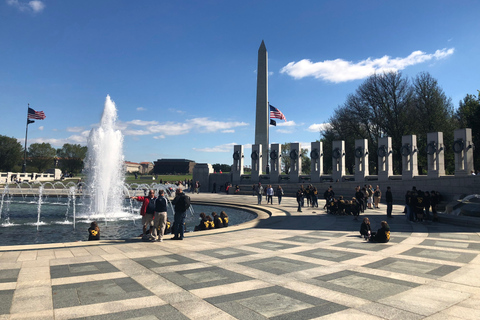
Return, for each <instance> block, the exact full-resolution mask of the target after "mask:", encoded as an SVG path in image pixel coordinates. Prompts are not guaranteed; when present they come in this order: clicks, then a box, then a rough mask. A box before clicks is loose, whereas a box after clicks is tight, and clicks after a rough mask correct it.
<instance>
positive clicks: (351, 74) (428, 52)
mask: <svg viewBox="0 0 480 320" xmlns="http://www.w3.org/2000/svg"><path fill="white" fill-rule="evenodd" d="M479 12H480V1H467V0H455V1H443V0H437V1H430V0H422V1H418V0H416V1H396V2H393V1H320V0H318V1H282V0H275V1H260V0H256V1H249V0H246V1H216V0H204V1H187V0H185V1H161V0H144V1H122V0H102V1H94V0H87V1H77V0H69V1H65V0H55V1H54V0H41V1H40V0H36V1H23V0H0V48H1V50H0V111H1V113H0V114H1V117H0V134H2V135H7V136H10V137H15V138H17V139H18V140H19V141H20V142H21V143H22V144H23V142H24V137H25V122H26V119H25V118H26V112H27V104H28V103H30V106H31V107H32V108H34V109H35V110H42V111H44V112H45V114H46V116H47V118H46V119H45V120H43V121H37V122H36V123H34V124H32V125H30V126H29V139H28V142H29V143H34V142H50V143H51V144H52V145H53V146H54V147H57V148H58V147H61V146H62V145H63V144H64V143H80V144H82V145H85V144H86V138H87V136H88V132H89V131H90V130H91V129H92V128H93V127H94V126H96V125H98V122H99V120H100V117H101V114H102V111H103V105H104V102H105V98H106V96H107V95H110V96H111V98H112V100H113V101H114V102H115V103H116V106H117V109H118V127H119V128H120V129H121V130H122V131H123V133H124V153H125V159H126V160H129V161H134V162H141V161H155V160H156V159H160V158H187V159H192V160H195V161H197V162H209V163H212V164H213V163H228V164H231V163H232V153H233V145H234V144H244V145H250V144H252V143H253V142H254V128H255V101H256V98H255V97H256V67H257V51H258V48H259V46H260V43H261V41H262V40H264V41H265V44H266V47H267V50H268V58H269V61H268V63H269V101H270V103H271V104H272V105H274V106H275V107H277V108H279V109H280V110H281V111H282V112H283V113H284V114H285V116H286V118H287V120H288V121H287V122H283V123H281V121H277V123H279V124H281V125H279V126H277V127H270V142H271V143H284V142H302V143H304V144H307V143H309V142H311V141H315V140H316V139H318V138H319V129H318V128H319V127H321V125H322V124H323V123H325V122H327V121H328V119H329V117H330V116H331V115H332V112H333V110H334V109H335V108H336V107H337V106H338V105H341V104H343V103H344V102H345V99H346V97H347V95H348V94H350V93H353V92H354V91H355V89H356V88H357V87H358V86H359V85H360V84H361V83H362V82H363V81H364V80H365V78H366V77H368V76H369V75H370V74H372V73H373V72H382V71H384V70H401V71H402V72H403V73H404V74H405V75H407V76H409V77H414V76H415V75H417V74H418V73H419V72H422V71H426V72H429V73H430V74H431V75H432V76H433V77H434V78H436V79H437V80H438V82H439V85H440V86H441V87H442V88H443V90H444V91H445V93H446V95H447V96H448V97H451V98H452V101H453V103H454V105H455V107H458V101H459V100H461V99H462V98H463V97H464V96H465V95H466V94H476V93H477V90H479V89H480V84H479V83H480V82H479V77H480V63H479V57H480V19H478V13H479ZM249 152H250V151H249V149H247V153H248V154H249ZM245 159H246V160H247V159H249V157H245ZM247 161H248V160H247Z"/></svg>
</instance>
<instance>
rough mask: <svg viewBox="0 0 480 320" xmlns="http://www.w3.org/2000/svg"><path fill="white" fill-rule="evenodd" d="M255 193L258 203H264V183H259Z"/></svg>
mask: <svg viewBox="0 0 480 320" xmlns="http://www.w3.org/2000/svg"><path fill="white" fill-rule="evenodd" d="M255 193H256V194H257V199H258V204H262V195H263V187H262V183H260V182H259V183H258V185H257V188H256V189H255Z"/></svg>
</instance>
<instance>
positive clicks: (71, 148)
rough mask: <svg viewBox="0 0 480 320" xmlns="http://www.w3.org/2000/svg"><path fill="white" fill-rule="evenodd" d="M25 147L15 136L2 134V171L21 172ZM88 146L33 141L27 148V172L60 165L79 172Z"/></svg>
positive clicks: (0, 160) (0, 147)
mask: <svg viewBox="0 0 480 320" xmlns="http://www.w3.org/2000/svg"><path fill="white" fill-rule="evenodd" d="M23 154H24V148H23V147H22V145H21V144H20V142H18V140H17V139H15V138H10V137H7V136H4V135H0V171H3V172H8V171H10V172H20V171H21V170H22V163H23ZM86 155H87V147H86V146H81V145H79V144H70V143H65V144H64V145H63V147H61V148H59V149H55V148H53V147H52V146H51V145H50V143H45V142H44V143H32V144H31V145H30V146H29V147H28V149H27V172H44V171H45V170H47V169H50V168H54V167H58V168H60V169H61V170H62V171H67V172H69V173H74V174H76V173H79V172H81V171H82V169H83V165H84V159H85V156H86Z"/></svg>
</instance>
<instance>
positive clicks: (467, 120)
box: [455, 90, 480, 169]
mask: <svg viewBox="0 0 480 320" xmlns="http://www.w3.org/2000/svg"><path fill="white" fill-rule="evenodd" d="M455 116H456V118H457V120H458V124H459V126H460V128H471V129H472V139H473V143H474V146H475V149H474V150H473V161H474V168H476V169H478V168H480V90H479V91H478V96H474V95H472V94H467V95H466V96H465V98H463V100H461V101H460V104H459V108H458V110H457V112H456V114H455Z"/></svg>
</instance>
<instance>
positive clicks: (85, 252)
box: [0, 194, 480, 320]
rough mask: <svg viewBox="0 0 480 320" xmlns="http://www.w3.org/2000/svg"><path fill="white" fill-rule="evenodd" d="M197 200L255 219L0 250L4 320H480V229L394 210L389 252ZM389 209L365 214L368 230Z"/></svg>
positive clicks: (287, 216)
mask: <svg viewBox="0 0 480 320" xmlns="http://www.w3.org/2000/svg"><path fill="white" fill-rule="evenodd" d="M191 197H192V200H194V201H202V202H221V203H230V204H238V205H240V206H246V207H248V208H251V209H252V210H256V212H257V213H258V215H259V216H258V219H256V220H254V221H251V222H247V223H245V224H242V225H240V226H231V227H228V228H225V229H220V230H210V231H202V232H195V233H188V234H187V235H186V238H185V239H184V240H183V241H173V240H165V241H164V242H162V243H147V242H141V241H140V240H139V239H138V240H137V239H132V240H128V241H107V240H104V241H100V242H75V243H63V244H47V245H28V246H17V247H0V269H1V270H0V320H1V319H145V320H151V319H209V320H210V319H245V320H246V319H287V320H291V319H349V320H350V319H362V320H366V319H432V320H433V319H480V256H479V254H480V236H479V235H480V232H479V229H478V228H476V227H464V226H455V225H449V224H445V223H432V222H426V223H410V222H407V221H406V219H405V217H404V215H403V214H402V211H403V207H402V206H394V218H392V219H389V220H388V222H389V224H390V227H391V230H392V233H391V241H390V242H389V243H387V244H375V243H368V242H365V241H364V240H363V239H362V238H360V237H359V232H358V230H359V228H360V223H361V221H360V220H358V221H355V220H353V218H352V217H351V216H333V215H327V214H326V212H325V211H324V210H322V209H321V208H315V209H313V208H304V210H303V212H302V213H297V212H296V209H297V208H296V202H295V200H294V199H293V198H284V199H283V201H282V205H281V206H278V205H276V204H275V205H267V204H266V203H265V200H264V202H263V204H262V205H260V206H257V205H256V203H257V199H256V197H253V196H240V195H237V196H235V195H229V196H227V195H219V194H200V195H191ZM274 200H275V202H276V199H274ZM320 203H321V206H323V201H321V202H320ZM385 209H386V207H385V205H384V206H380V209H378V210H367V211H366V213H365V214H364V215H363V216H368V217H369V218H370V220H371V222H372V229H375V230H376V229H378V228H379V227H380V226H379V225H380V221H382V220H386V214H385ZM227 212H228V211H227ZM361 218H362V216H361V217H360V219H361ZM139 231H140V230H139ZM170 237H171V236H170V235H168V236H167V237H166V239H169V238H170Z"/></svg>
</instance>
